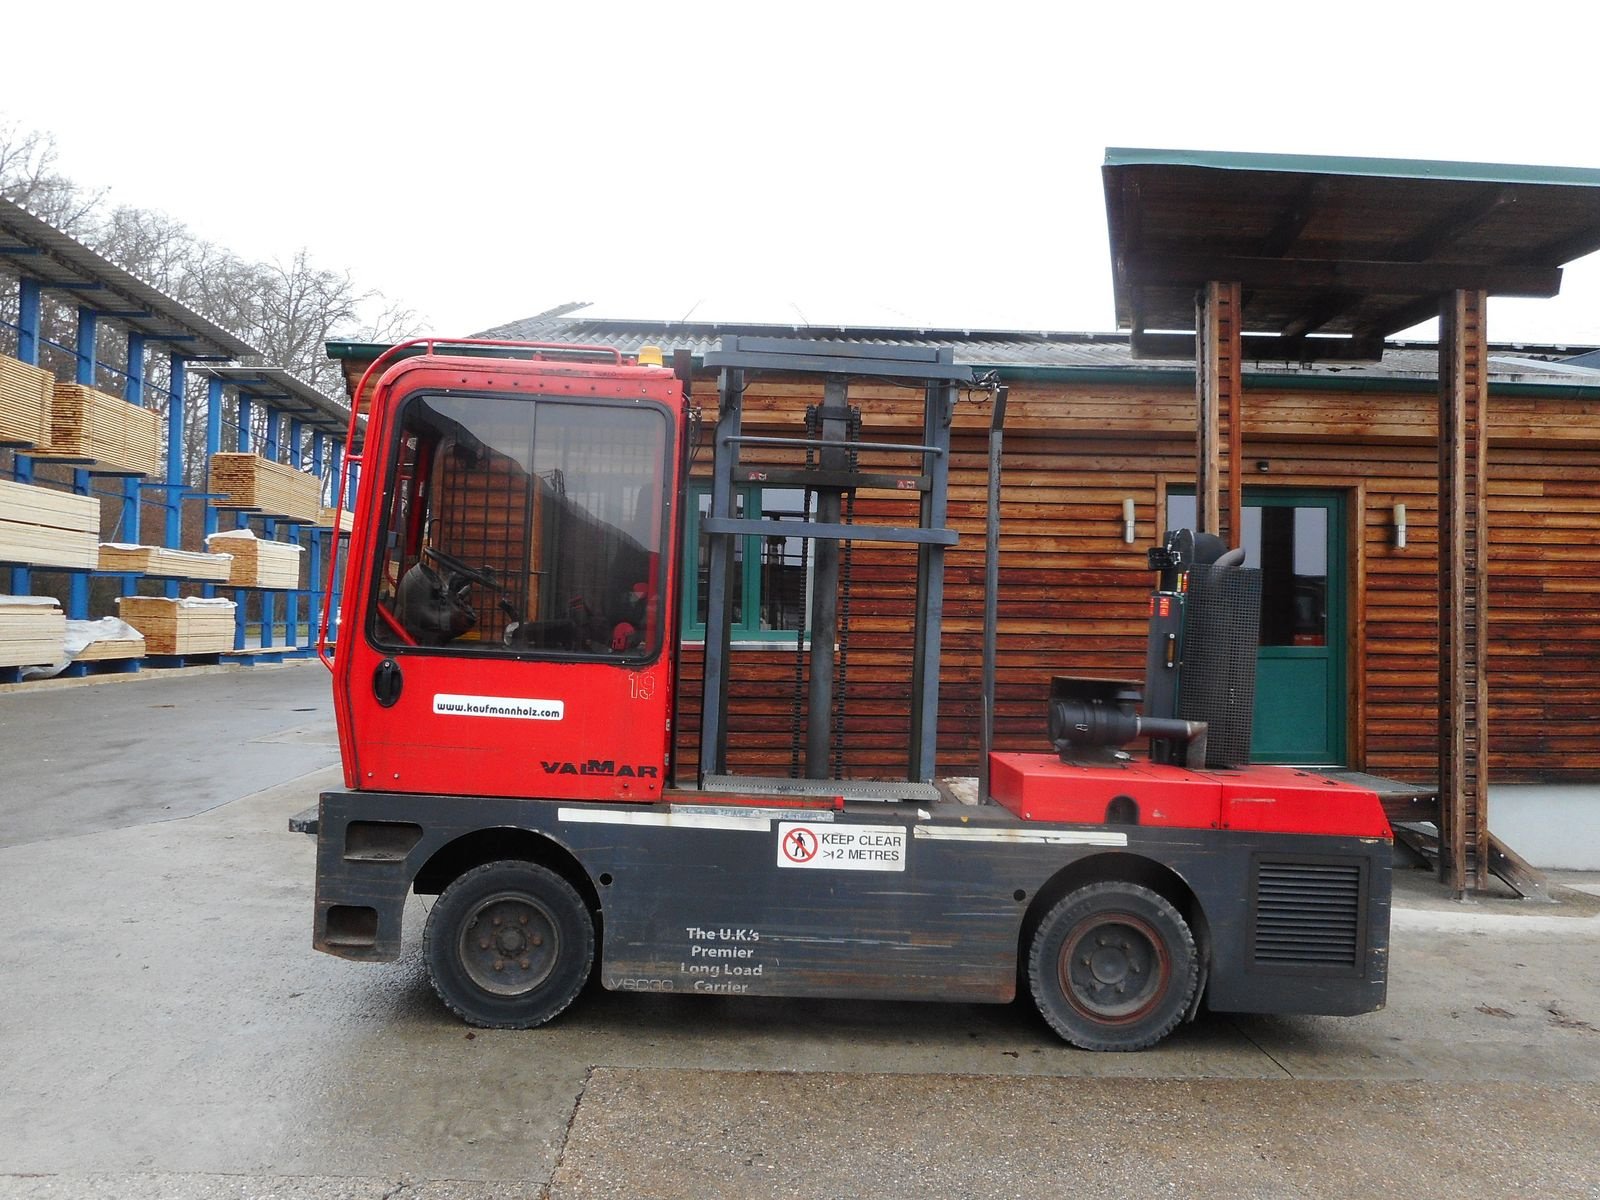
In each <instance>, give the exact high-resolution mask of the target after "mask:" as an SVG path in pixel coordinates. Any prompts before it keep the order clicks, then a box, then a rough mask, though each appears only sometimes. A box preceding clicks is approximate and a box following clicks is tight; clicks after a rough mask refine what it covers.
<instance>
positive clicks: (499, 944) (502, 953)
mask: <svg viewBox="0 0 1600 1200" xmlns="http://www.w3.org/2000/svg"><path fill="white" fill-rule="evenodd" d="M457 952H458V955H459V957H460V959H461V965H462V967H463V968H464V969H465V970H466V973H467V977H468V978H470V979H471V980H472V982H473V983H475V984H477V985H478V986H479V987H480V988H482V989H483V990H484V991H486V992H492V993H493V994H495V995H497V996H519V995H521V994H523V993H524V992H530V991H532V990H533V989H534V988H536V987H538V986H539V985H540V984H541V983H543V982H544V981H545V980H546V979H548V978H549V977H550V972H551V971H553V970H555V965H556V961H557V959H558V958H559V957H560V954H561V934H560V932H559V930H558V928H557V926H556V921H555V917H554V916H553V915H552V914H551V912H550V910H549V909H548V908H546V907H545V906H544V905H543V904H541V903H539V901H537V900H535V899H534V898H533V897H531V896H528V895H526V894H525V893H522V892H498V893H496V894H495V895H493V896H489V897H486V898H485V899H483V900H480V901H479V902H478V904H477V905H476V906H475V907H474V908H473V909H472V911H470V912H469V913H467V915H466V918H465V919H464V920H463V921H462V922H461V936H460V938H459V939H458V942H457Z"/></svg>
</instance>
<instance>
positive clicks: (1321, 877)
mask: <svg viewBox="0 0 1600 1200" xmlns="http://www.w3.org/2000/svg"><path fill="white" fill-rule="evenodd" d="M1362 872H1363V867H1362V864H1361V863H1360V862H1328V861H1326V860H1323V861H1310V862H1308V861H1303V860H1302V861H1295V860H1291V859H1263V860H1260V861H1259V862H1257V864H1256V887H1255V914H1256V927H1255V938H1254V957H1255V963H1256V965H1257V966H1260V967H1278V968H1313V969H1325V970H1328V971H1333V972H1345V971H1351V972H1354V971H1359V970H1360V969H1361V965H1362V962H1361V960H1362V956H1363V953H1364V950H1365V946H1364V944H1363V942H1364V938H1363V931H1364V928H1365V897H1364V894H1363V889H1362Z"/></svg>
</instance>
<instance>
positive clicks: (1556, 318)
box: [0, 0, 1600, 344]
mask: <svg viewBox="0 0 1600 1200" xmlns="http://www.w3.org/2000/svg"><path fill="white" fill-rule="evenodd" d="M1597 12H1600V8H1597V7H1591V6H1590V5H1589V4H1586V3H1578V4H1574V3H1570V2H1568V3H1561V4H1556V3H1544V2H1543V0H1531V2H1530V0H1523V2H1521V3H1518V4H1515V5H1511V4H1504V3H1501V4H1492V5H1491V4H1474V3H1459V2H1458V3H1451V4H1442V3H1441V4H1410V3H1407V2H1406V0H1389V2H1388V3H1382V4H1371V3H1365V2H1360V3H1339V4H1333V5H1320V6H1306V5H1298V4H1290V3H1271V4H1259V5H1257V4H1232V5H1229V4H1225V3H1222V4H1219V3H1210V4H1201V3H1186V4H1181V5H1169V4H1165V3H1139V4H1129V3H1122V4H1101V5H1096V6H1093V7H1091V6H1087V5H1079V4H1071V3H1059V2H1058V3H1054V4H1013V3H1010V2H1009V0H987V2H985V3H976V4H974V3H966V4H949V5H946V4H941V3H936V2H922V3H912V4H880V3H874V2H873V0H855V2H854V3H849V4H840V3H833V2H831V0H823V2H813V3H803V4H802V3H788V4H784V3H765V4H764V3H760V2H759V0H747V2H746V3H734V4H696V3H692V2H690V0H680V2H679V3H676V4H663V3H653V4H647V5H621V4H604V3H598V2H592V0H591V2H589V3H584V2H583V0H569V2H567V3H554V4H552V3H527V2H524V3H519V4H507V5H501V4H479V3H473V2H472V0H461V2H459V3H457V4H454V5H442V4H437V3H435V4H430V5H426V6H422V5H417V6H412V5H410V4H407V3H404V2H392V3H384V4H354V3H340V2H339V0H323V2H321V3H317V4H310V3H303V2H302V0H276V2H275V3H271V4H267V3H248V2H235V3H227V2H225V0H211V2H208V3H195V4H176V3H167V4H164V3H161V2H160V0H151V2H149V3H142V4H129V3H126V2H121V3H101V2H99V0H78V2H77V3H75V4H74V5H72V6H71V7H70V9H63V8H61V7H59V6H51V5H46V4H43V3H33V2H30V3H26V4H22V3H16V4H8V5H6V6H5V11H4V14H3V16H0V30H3V31H4V34H3V36H4V38H5V41H6V42H7V44H8V53H7V54H6V61H5V65H4V68H3V69H0V114H3V115H6V116H9V117H11V118H12V119H17V120H20V121H22V122H23V123H24V124H26V125H29V126H32V127H35V128H38V129H41V130H46V131H49V132H52V133H54V134H55V136H56V138H57V140H58V143H59V148H60V155H61V158H60V165H61V167H62V168H63V169H64V170H65V171H66V172H67V173H68V174H69V175H71V176H73V177H74V178H75V179H77V180H78V181H80V182H81V183H83V184H85V185H90V186H107V187H109V188H110V189H111V191H110V199H111V200H112V201H113V202H117V203H125V204H131V205H137V206H140V207H146V208H157V209H162V210H165V211H166V212H168V213H170V214H171V215H173V216H175V217H177V218H179V219H180V220H182V221H184V222H185V223H187V224H188V225H189V226H190V227H191V228H193V229H194V230H195V231H196V232H198V233H199V234H201V235H202V236H204V237H206V238H208V239H210V240H212V241H215V242H217V243H219V244H221V245H224V246H227V247H229V248H230V249H232V250H234V251H236V252H238V253H240V254H243V255H246V256H249V257H253V258H287V257H289V256H290V255H291V254H292V253H293V252H294V251H295V250H296V249H297V248H300V247H305V248H307V249H308V250H309V251H310V252H311V254H312V256H313V258H314V259H315V260H316V261H317V262H318V263H319V264H321V265H323V266H328V267H337V268H348V269H349V270H350V271H352V272H353V274H354V275H355V277H356V279H357V281H358V282H359V283H360V284H361V285H362V286H364V287H372V288H377V289H380V290H382V291H384V292H385V293H387V294H388V295H390V296H391V297H393V298H395V299H397V300H400V301H402V302H404V303H406V304H408V305H410V306H412V307H413V308H415V309H417V310H418V311H419V312H420V313H422V314H424V315H425V317H426V320H427V325H428V327H429V329H430V331H432V332H436V333H439V334H441V335H446V336H458V335H461V334H464V333H467V332H470V331H474V330H478V329H482V328H484V327H486V326H490V325H495V324H499V323H502V322H505V321H510V320H514V319H516V318H518V317H524V316H529V315H532V314H534V313H537V312H539V311H542V310H544V309H546V308H549V307H551V306H553V305H556V304H560V303H563V302H566V301H570V300H590V301H595V302H597V304H598V305H599V306H600V308H601V310H602V311H603V312H604V313H605V314H606V315H613V316H624V315H638V316H645V317H657V318H679V317H683V316H686V315H688V314H690V313H691V312H692V313H693V314H694V315H695V316H697V317H704V318H708V319H723V320H736V319H753V320H768V321H808V322H814V323H857V324H911V325H919V326H930V327H950V328H974V329H975V328H1021V329H1033V330H1037V329H1055V330H1084V329H1092V330H1105V329H1111V328H1114V327H1115V322H1114V313H1113V309H1112V293H1111V276H1110V268H1109V256H1108V252H1107V243H1106V231H1105V212H1104V199H1103V194H1102V191H1101V181H1100V171H1099V167H1100V163H1101V161H1102V158H1103V156H1104V152H1105V148H1106V147H1108V146H1126V147H1147V148H1149V147H1154V148H1183V149H1209V150H1249V151H1261V152H1268V153H1295V154H1348V155H1363V156H1383V157H1398V158H1437V159H1464V160H1475V161H1485V162H1507V163H1536V164H1549V165H1561V166H1579V167H1600V122H1597V121H1596V112H1597V110H1600V101H1597V99H1596V95H1595V92H1594V84H1593V59H1592V53H1593V46H1594V45H1595V44H1596V39H1595V35H1596V33H1597V32H1600V16H1597ZM1593 257H1600V256H1593ZM1491 318H1492V321H1491V325H1490V332H1491V336H1492V337H1494V338H1495V340H1497V341H1498V340H1522V341H1556V342H1572V343H1590V344H1600V262H1595V261H1592V260H1586V261H1585V262H1583V263H1581V264H1579V265H1577V266H1575V267H1573V268H1570V269H1569V270H1568V272H1567V278H1566V282H1565V285H1564V287H1563V294H1562V295H1561V296H1560V297H1559V298H1557V299H1555V300H1550V301H1512V300H1497V301H1494V302H1493V305H1492V308H1491Z"/></svg>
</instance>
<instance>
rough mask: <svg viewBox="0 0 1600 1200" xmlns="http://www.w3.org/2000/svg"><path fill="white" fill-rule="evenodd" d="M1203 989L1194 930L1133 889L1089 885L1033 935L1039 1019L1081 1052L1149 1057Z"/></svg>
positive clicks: (1150, 895)
mask: <svg viewBox="0 0 1600 1200" xmlns="http://www.w3.org/2000/svg"><path fill="white" fill-rule="evenodd" d="M1199 984H1200V955H1199V952H1198V951H1197V950H1196V949H1195V942H1194V935H1193V934H1192V933H1190V931H1189V926H1188V923H1187V922H1185V921H1184V919H1183V916H1182V914H1180V913H1179V912H1178V910H1177V909H1176V908H1174V907H1173V906H1172V905H1171V904H1169V903H1168V902H1167V901H1166V900H1165V899H1163V898H1162V897H1161V896H1159V895H1157V894H1156V893H1155V892H1152V891H1151V890H1150V889H1149V888H1146V887H1141V886H1139V885H1138V884H1136V883H1122V882H1117V881H1112V882H1108V883H1092V884H1089V885H1087V886H1085V887H1081V888H1079V889H1078V890H1077V891H1075V892H1071V893H1069V894H1068V895H1067V896H1066V897H1065V898H1063V899H1062V900H1061V901H1060V902H1059V903H1057V904H1056V906H1055V907H1054V908H1052V909H1051V910H1050V911H1049V912H1048V913H1046V914H1045V917H1044V919H1043V920H1042V921H1040V922H1039V928H1038V929H1037V930H1036V931H1035V933H1034V935H1033V943H1032V945H1031V946H1030V947H1029V951H1028V985H1029V988H1030V989H1031V990H1032V992H1033V1002H1034V1004H1035V1005H1037V1006H1038V1009H1039V1013H1040V1015H1042V1016H1043V1017H1044V1019H1045V1020H1046V1021H1047V1022H1048V1023H1049V1025H1050V1028H1052V1029H1054V1030H1055V1031H1056V1032H1057V1033H1058V1034H1060V1035H1061V1036H1062V1037H1063V1038H1064V1039H1066V1040H1067V1041H1069V1042H1071V1043H1072V1044H1073V1045H1074V1046H1079V1047H1081V1048H1083V1049H1085V1050H1144V1049H1146V1048H1148V1047H1150V1046H1153V1045H1155V1044H1156V1043H1157V1042H1159V1041H1160V1040H1161V1039H1162V1038H1164V1037H1166V1036H1167V1034H1169V1033H1171V1032H1172V1031H1173V1030H1174V1029H1176V1028H1177V1027H1178V1025H1179V1023H1180V1022H1182V1021H1183V1019H1184V1017H1185V1016H1186V1015H1187V1014H1188V1012H1189V1008H1190V1004H1191V1002H1192V1001H1193V1000H1194V994H1195V989H1196V988H1197V987H1199Z"/></svg>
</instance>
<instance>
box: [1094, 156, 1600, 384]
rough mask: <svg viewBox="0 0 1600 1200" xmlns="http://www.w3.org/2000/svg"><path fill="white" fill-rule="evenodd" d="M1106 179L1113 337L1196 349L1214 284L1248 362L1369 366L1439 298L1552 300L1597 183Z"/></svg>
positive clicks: (1583, 178)
mask: <svg viewBox="0 0 1600 1200" xmlns="http://www.w3.org/2000/svg"><path fill="white" fill-rule="evenodd" d="M1102 175H1103V178H1104V182H1105V194H1106V218H1107V222H1108V224H1109V227H1110V235H1111V257H1112V263H1113V267H1114V272H1115V288H1116V305H1117V323H1118V325H1119V327H1121V328H1127V329H1131V330H1132V334H1133V348H1134V353H1135V354H1143V355H1146V356H1151V357H1173V356H1174V355H1175V353H1177V354H1181V353H1183V352H1184V351H1185V350H1188V349H1192V345H1193V343H1192V341H1191V340H1189V338H1188V336H1187V333H1186V331H1188V330H1190V329H1192V328H1193V327H1194V296H1195V291H1196V289H1198V288H1201V287H1204V286H1205V285H1206V284H1207V283H1210V282H1212V281H1214V280H1228V281H1232V282H1237V283H1238V284H1240V285H1241V287H1242V288H1243V291H1244V294H1243V307H1242V311H1241V312H1240V314H1239V319H1240V321H1241V335H1242V337H1243V341H1244V350H1245V355H1246V357H1249V358H1269V359H1270V358H1281V359H1290V360H1297V361H1305V362H1310V361H1317V360H1322V359H1344V358H1356V359H1362V358H1364V359H1377V358H1379V357H1380V356H1381V355H1382V352H1383V339H1384V338H1385V337H1386V336H1388V335H1391V334H1394V333H1398V332H1399V331H1400V330H1402V329H1407V328H1409V327H1410V326H1412V325H1415V324H1417V323H1418V322H1420V321H1425V320H1428V319H1430V318H1432V317H1436V316H1438V315H1439V297H1440V296H1441V295H1442V294H1444V293H1445V292H1450V291H1454V290H1456V289H1458V288H1460V289H1469V290H1475V291H1481V292H1484V293H1487V294H1489V295H1504V296H1554V295H1555V294H1556V292H1557V291H1558V290H1559V289H1560V286H1561V271H1560V267H1561V265H1562V264H1563V263H1566V262H1570V261H1572V260H1573V259H1575V258H1579V257H1581V256H1582V255H1585V254H1588V253H1590V252H1591V251H1593V250H1597V249H1600V170H1581V169H1576V168H1562V167H1526V166H1503V165H1495V164H1484V163H1457V162H1418V161H1405V160H1394V159H1369V158H1319V157H1306V156H1292V155H1267V154H1223V153H1197V152H1193V151H1181V150H1119V149H1112V150H1107V151H1106V162H1105V166H1104V168H1103V171H1102ZM1173 331H1180V333H1179V336H1176V337H1175V336H1173Z"/></svg>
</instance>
